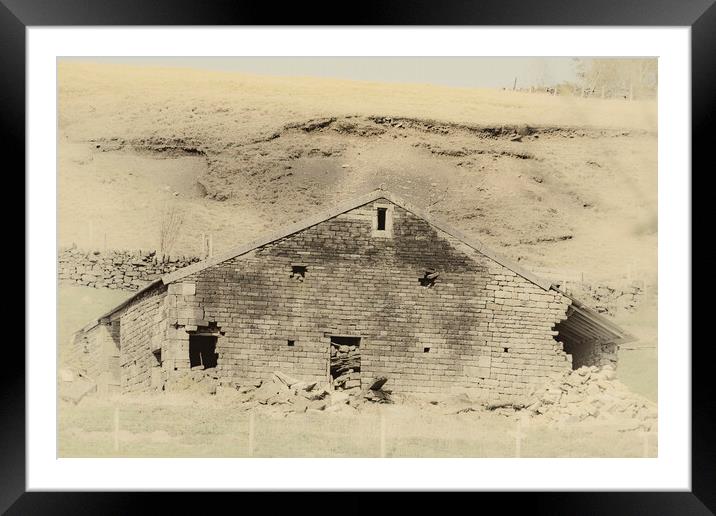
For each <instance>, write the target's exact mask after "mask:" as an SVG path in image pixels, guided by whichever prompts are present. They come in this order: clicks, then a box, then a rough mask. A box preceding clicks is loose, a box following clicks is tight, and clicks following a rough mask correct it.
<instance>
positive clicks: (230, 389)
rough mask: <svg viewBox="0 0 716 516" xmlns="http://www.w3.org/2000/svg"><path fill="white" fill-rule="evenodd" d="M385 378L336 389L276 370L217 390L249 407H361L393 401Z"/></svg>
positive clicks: (296, 409) (283, 409) (297, 410)
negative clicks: (259, 378) (362, 385)
mask: <svg viewBox="0 0 716 516" xmlns="http://www.w3.org/2000/svg"><path fill="white" fill-rule="evenodd" d="M386 381H387V378H381V379H379V380H377V381H375V382H373V384H371V386H370V387H369V388H366V389H363V390H361V389H360V388H358V389H356V388H351V389H348V390H334V389H333V388H332V386H331V385H330V384H329V383H325V384H319V382H315V381H314V382H305V381H301V380H298V379H296V378H293V377H291V376H289V375H287V374H284V373H282V372H279V371H275V372H274V373H272V374H271V377H270V378H269V379H267V380H263V381H257V382H248V383H244V384H241V385H239V384H236V383H228V384H221V385H219V387H218V390H217V391H216V394H217V395H219V396H222V397H227V398H229V399H230V400H232V401H233V402H234V403H237V404H239V405H243V407H244V408H246V409H249V408H254V407H258V406H261V405H263V406H267V407H272V408H273V409H274V411H279V412H282V413H284V414H288V413H291V412H295V413H303V412H306V411H309V410H315V411H325V412H334V411H339V410H344V409H358V408H359V407H360V406H361V405H363V404H364V403H368V402H373V403H390V402H391V398H390V393H389V392H388V391H385V390H383V385H384V384H385V382H386Z"/></svg>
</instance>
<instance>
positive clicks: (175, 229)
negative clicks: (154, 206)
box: [159, 203, 184, 256]
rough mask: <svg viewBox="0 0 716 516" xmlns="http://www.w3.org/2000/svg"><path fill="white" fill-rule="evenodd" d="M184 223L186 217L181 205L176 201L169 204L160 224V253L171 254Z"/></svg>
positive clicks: (163, 254)
mask: <svg viewBox="0 0 716 516" xmlns="http://www.w3.org/2000/svg"><path fill="white" fill-rule="evenodd" d="M183 224H184V217H183V215H182V213H181V211H180V210H179V207H178V206H177V205H176V204H174V203H171V204H167V205H166V206H165V208H164V212H163V213H162V218H161V220H160V225H159V253H160V254H161V255H162V256H169V254H170V253H171V252H172V249H173V248H174V244H176V241H177V238H178V237H179V233H180V232H181V227H182V225H183Z"/></svg>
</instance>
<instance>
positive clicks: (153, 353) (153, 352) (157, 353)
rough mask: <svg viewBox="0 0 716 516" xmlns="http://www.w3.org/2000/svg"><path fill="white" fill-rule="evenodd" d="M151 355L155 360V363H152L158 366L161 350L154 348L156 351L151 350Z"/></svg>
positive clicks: (160, 361)
mask: <svg viewBox="0 0 716 516" xmlns="http://www.w3.org/2000/svg"><path fill="white" fill-rule="evenodd" d="M152 355H154V358H155V360H156V361H157V363H156V364H154V365H155V366H160V365H162V350H161V349H158V350H156V351H152Z"/></svg>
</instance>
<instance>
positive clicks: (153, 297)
mask: <svg viewBox="0 0 716 516" xmlns="http://www.w3.org/2000/svg"><path fill="white" fill-rule="evenodd" d="M166 292H167V288H166V287H165V286H163V285H158V286H156V287H154V288H152V289H150V290H148V291H147V292H144V293H142V294H141V295H140V296H139V297H138V298H137V299H136V300H134V302H133V303H132V304H130V305H129V306H128V307H127V308H125V309H124V310H123V311H122V312H121V314H117V316H118V317H120V324H119V332H120V342H121V352H120V365H121V368H122V371H121V385H122V391H124V392H133V391H142V390H147V389H150V388H151V387H153V386H158V382H159V380H160V378H158V377H157V375H160V376H161V374H162V369H163V368H162V367H161V366H162V361H163V360H164V357H163V356H162V351H163V347H164V346H165V340H166V335H167V331H168V327H167V323H166V311H165V310H164V305H165V297H166ZM157 352H158V353H157Z"/></svg>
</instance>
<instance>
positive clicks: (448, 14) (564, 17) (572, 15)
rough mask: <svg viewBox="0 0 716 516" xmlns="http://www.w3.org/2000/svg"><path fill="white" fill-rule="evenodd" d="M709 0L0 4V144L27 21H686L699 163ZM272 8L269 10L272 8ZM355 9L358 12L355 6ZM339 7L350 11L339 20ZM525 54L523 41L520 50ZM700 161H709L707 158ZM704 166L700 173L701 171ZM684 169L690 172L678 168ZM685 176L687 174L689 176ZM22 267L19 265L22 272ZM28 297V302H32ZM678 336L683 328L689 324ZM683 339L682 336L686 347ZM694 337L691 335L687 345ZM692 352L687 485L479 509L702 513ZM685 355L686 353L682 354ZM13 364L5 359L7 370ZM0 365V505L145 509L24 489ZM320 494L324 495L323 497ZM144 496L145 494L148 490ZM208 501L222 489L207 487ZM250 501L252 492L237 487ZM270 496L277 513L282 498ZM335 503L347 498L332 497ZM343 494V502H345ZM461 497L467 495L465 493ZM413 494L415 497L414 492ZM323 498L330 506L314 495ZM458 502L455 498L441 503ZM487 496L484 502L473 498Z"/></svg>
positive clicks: (712, 40)
mask: <svg viewBox="0 0 716 516" xmlns="http://www.w3.org/2000/svg"><path fill="white" fill-rule="evenodd" d="M713 3H714V0H690V1H684V0H681V1H680V0H651V1H645V0H602V1H599V2H595V1H587V0H558V1H545V0H540V1H538V2H524V1H520V0H487V1H484V0H483V1H481V2H479V3H478V2H475V3H472V4H470V3H467V2H464V1H448V0H443V1H441V2H427V1H415V0H408V1H403V0H401V1H394V2H390V3H388V2H361V3H360V4H356V7H357V8H356V9H352V10H351V9H345V10H344V9H343V8H341V9H339V8H338V6H337V5H336V4H335V3H333V4H325V5H322V4H321V3H320V2H318V3H315V2H314V3H311V4H304V3H293V4H292V3H286V4H285V5H283V4H275V3H270V2H237V1H204V2H196V1H188V0H154V1H152V2H148V1H146V2H142V1H141V0H121V1H120V0H93V1H91V2H88V1H86V0H61V1H59V0H55V1H53V0H0V70H2V73H1V74H0V99H2V100H1V104H2V118H1V120H2V126H1V127H2V129H1V130H2V133H1V134H2V137H3V140H2V141H3V142H4V143H5V152H6V153H10V154H13V155H14V157H15V158H16V161H15V162H16V163H17V164H18V165H17V166H18V167H23V169H24V166H25V58H26V49H25V46H26V39H25V29H26V28H27V27H31V26H83V25H88V26H90V25H91V26H112V25H125V26H128V25H185V26H187V25H191V26H196V25H272V26H275V25H289V24H290V25H313V26H316V25H332V26H343V25H446V26H457V25H463V26H464V25H480V26H484V25H503V26H544V25H549V26H572V25H574V26H689V27H691V59H692V62H691V73H692V77H691V80H692V153H693V154H692V155H693V163H694V164H696V163H701V164H703V166H704V168H705V166H706V163H707V161H706V157H707V156H708V153H709V150H710V147H712V146H713V142H714V141H715V140H714V130H713V126H714V122H716V120H715V118H716V117H715V116H714V113H715V112H716V103H715V102H714V98H715V97H716V94H715V92H716V7H714V5H713ZM279 6H280V7H279ZM358 7H359V8H358ZM343 12H346V13H348V12H350V17H346V16H345V15H343V14H340V13H343ZM526 52H527V53H528V52H529V49H526ZM710 168H713V166H712V165H711V167H710ZM703 172H707V170H703ZM684 173H691V172H690V171H684ZM692 177H693V175H692ZM31 272H32V271H29V270H25V274H26V277H27V275H29V274H31ZM31 302H32V300H30V304H29V305H28V309H30V310H32V304H31ZM684 332H685V335H689V337H690V336H691V332H690V331H689V329H686V328H685V329H684ZM690 344H691V343H690ZM697 344H699V343H697ZM700 344H701V345H693V346H692V349H691V352H692V364H693V365H692V455H691V464H692V490H691V491H690V492H658V491H645V492H631V493H630V492H613V493H605V492H585V493H576V492H557V493H545V492H532V493H519V494H518V493H509V494H506V493H502V494H499V493H480V494H479V496H480V497H481V498H482V499H481V505H482V506H483V507H485V508H487V507H489V506H491V505H493V504H492V503H490V502H493V501H494V502H497V503H498V504H499V507H500V510H501V512H503V511H505V510H508V511H509V510H510V509H515V508H519V507H520V506H522V505H523V504H526V505H528V506H529V510H530V511H531V513H532V514H577V513H579V514H607V513H610V514H680V515H681V514H713V513H714V511H716V488H715V487H716V474H715V472H716V452H715V451H714V450H715V449H716V448H715V446H714V437H715V435H716V433H715V432H714V424H713V421H714V418H713V416H714V411H715V407H716V404H715V403H714V399H716V397H715V396H714V387H713V383H712V382H711V378H712V376H713V374H712V372H711V369H712V367H711V365H710V361H709V360H708V358H709V356H708V355H709V353H710V348H711V346H712V344H711V343H710V342H703V341H702V342H700ZM685 352H686V350H685ZM19 365H20V364H16V366H19ZM24 365H25V364H24V358H23V363H22V367H16V368H15V369H14V372H13V371H10V370H5V371H4V372H3V374H2V375H1V376H0V381H1V382H2V391H1V396H2V399H1V403H0V407H1V408H0V410H2V414H3V418H2V424H1V425H0V435H1V436H2V438H0V457H1V460H2V470H1V473H0V477H1V478H0V510H2V511H5V510H7V513H8V514H36V513H40V514H44V513H52V514H78V513H87V514H127V513H129V512H130V511H132V512H134V511H139V512H141V510H142V508H144V509H146V508H150V507H151V506H150V505H148V502H147V497H148V496H150V495H148V494H127V493H120V492H112V493H97V492H95V493H67V492H26V487H25V478H26V477H25V474H26V467H25V453H26V449H25V445H26V443H25V430H26V429H25V367H24ZM335 495H336V494H335V493H334V494H332V495H331V494H326V495H325V496H335ZM153 496H154V495H153ZM211 496H212V497H213V498H212V501H211V505H212V506H215V507H220V506H221V505H223V503H224V501H223V499H224V498H225V497H226V496H227V495H217V494H212V495H211ZM241 496H242V497H243V499H242V504H246V505H245V506H246V507H248V506H249V505H251V502H252V501H253V500H252V497H253V496H254V495H249V494H243V495H241ZM271 496H272V503H274V504H277V505H275V508H276V509H278V506H280V505H281V504H282V503H285V502H284V500H285V498H284V497H281V496H278V497H277V496H275V495H271ZM341 496H343V497H344V498H343V502H342V505H346V504H347V505H352V504H354V503H358V502H356V501H354V497H357V496H358V494H357V493H353V494H348V495H346V494H343V495H341ZM346 496H348V497H349V498H345V497H346ZM471 496H474V494H472V495H471ZM162 498H163V500H162V507H163V508H164V509H165V510H166V512H169V511H171V510H172V508H173V507H179V508H181V512H182V513H184V512H187V511H191V510H194V509H196V510H201V509H202V508H206V505H205V503H206V502H205V500H204V499H203V498H204V497H201V496H199V497H197V496H194V495H192V496H189V495H188V493H170V494H169V495H168V496H167V495H166V494H165V495H164V496H162ZM413 500H415V501H417V502H418V503H419V504H421V505H422V504H423V503H424V502H423V501H422V496H421V495H418V496H416V497H415V498H413ZM322 503H323V504H330V503H331V502H330V501H329V500H326V499H325V498H324V499H323V502H322ZM455 503H457V504H460V503H461V500H460V498H457V499H454V500H452V501H451V505H452V504H455ZM485 503H487V504H488V505H484V504H485Z"/></svg>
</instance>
